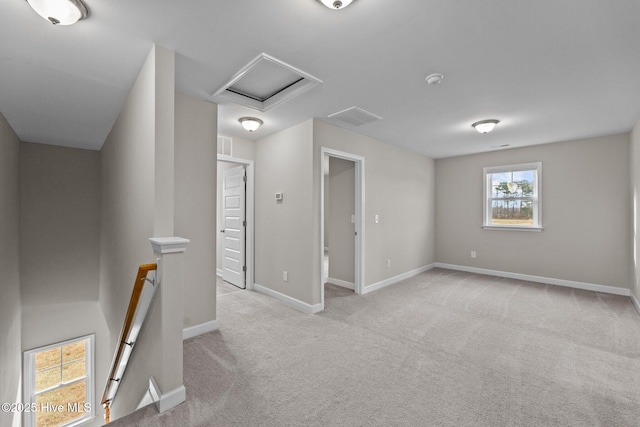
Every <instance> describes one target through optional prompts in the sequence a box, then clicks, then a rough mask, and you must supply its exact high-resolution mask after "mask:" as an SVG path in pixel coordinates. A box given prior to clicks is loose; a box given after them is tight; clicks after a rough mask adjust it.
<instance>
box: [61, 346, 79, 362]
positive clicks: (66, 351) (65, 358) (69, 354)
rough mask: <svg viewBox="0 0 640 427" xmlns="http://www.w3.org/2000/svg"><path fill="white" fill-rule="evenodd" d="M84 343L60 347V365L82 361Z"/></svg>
mask: <svg viewBox="0 0 640 427" xmlns="http://www.w3.org/2000/svg"><path fill="white" fill-rule="evenodd" d="M84 348H85V343H84V341H78V342H74V343H73V344H68V345H65V346H63V347H62V363H67V362H72V361H74V360H79V359H84Z"/></svg>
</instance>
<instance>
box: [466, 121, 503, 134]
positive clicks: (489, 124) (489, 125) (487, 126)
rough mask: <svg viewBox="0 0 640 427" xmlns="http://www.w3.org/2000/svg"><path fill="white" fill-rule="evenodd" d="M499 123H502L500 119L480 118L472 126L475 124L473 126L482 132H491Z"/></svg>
mask: <svg viewBox="0 0 640 427" xmlns="http://www.w3.org/2000/svg"><path fill="white" fill-rule="evenodd" d="M498 123H500V120H496V119H489V120H480V121H479V122H475V123H474V124H472V125H471V126H473V128H474V129H475V130H477V131H478V132H480V133H489V132H491V131H492V130H493V129H494V128H495V127H496V125H497V124H498Z"/></svg>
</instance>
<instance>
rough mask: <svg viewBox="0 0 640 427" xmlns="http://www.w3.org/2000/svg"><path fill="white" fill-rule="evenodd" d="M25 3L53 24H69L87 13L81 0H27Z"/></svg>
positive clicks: (82, 17)
mask: <svg viewBox="0 0 640 427" xmlns="http://www.w3.org/2000/svg"><path fill="white" fill-rule="evenodd" d="M27 3H29V5H30V6H31V7H32V8H33V10H35V11H36V13H37V14H38V15H40V16H42V17H43V18H44V19H46V20H47V21H49V22H51V23H52V24H53V25H71V24H75V23H76V22H78V21H79V20H81V19H84V18H86V17H87V16H88V15H89V12H88V11H87V7H86V6H85V5H84V3H82V1H81V0H27Z"/></svg>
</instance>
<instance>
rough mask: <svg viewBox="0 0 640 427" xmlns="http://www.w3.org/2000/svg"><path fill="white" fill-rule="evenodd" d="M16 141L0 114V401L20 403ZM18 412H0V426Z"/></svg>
mask: <svg viewBox="0 0 640 427" xmlns="http://www.w3.org/2000/svg"><path fill="white" fill-rule="evenodd" d="M19 164H20V141H19V140H18V137H17V136H16V134H15V132H14V131H13V129H11V127H10V126H9V123H7V121H6V120H5V118H4V116H3V115H2V113H0V278H2V280H1V281H0V292H2V297H0V343H1V344H0V402H21V401H22V390H21V388H20V378H21V375H20V373H21V369H22V353H21V350H22V340H21V329H22V326H21V302H20V262H19V243H18V242H19V237H18V230H19V224H20V219H19V205H20V199H19V197H20V196H19V188H20V186H19ZM14 417H15V419H16V421H18V420H20V414H11V413H8V412H0V426H2V427H8V426H11V425H13V421H14Z"/></svg>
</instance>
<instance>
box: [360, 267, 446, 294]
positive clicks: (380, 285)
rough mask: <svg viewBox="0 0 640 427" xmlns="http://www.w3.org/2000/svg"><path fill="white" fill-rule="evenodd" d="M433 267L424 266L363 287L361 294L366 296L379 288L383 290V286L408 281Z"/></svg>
mask: <svg viewBox="0 0 640 427" xmlns="http://www.w3.org/2000/svg"><path fill="white" fill-rule="evenodd" d="M433 267H435V264H429V265H425V266H422V267H420V268H416V269H415V270H411V271H407V272H406V273H402V274H398V275H397V276H393V277H390V278H388V279H385V280H383V281H381V282H378V283H374V284H372V285H368V286H365V287H364V289H363V290H362V293H363V294H368V293H369V292H373V291H375V290H378V289H380V288H384V287H385V286H389V285H393V284H394V283H398V282H400V281H401V280H404V279H408V278H409V277H413V276H417V275H418V274H420V273H424V272H425V271H428V270H431V269H432V268H433Z"/></svg>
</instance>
